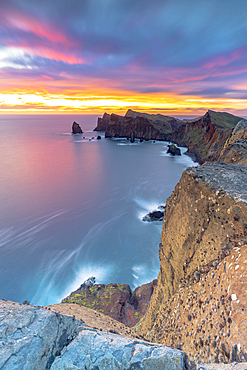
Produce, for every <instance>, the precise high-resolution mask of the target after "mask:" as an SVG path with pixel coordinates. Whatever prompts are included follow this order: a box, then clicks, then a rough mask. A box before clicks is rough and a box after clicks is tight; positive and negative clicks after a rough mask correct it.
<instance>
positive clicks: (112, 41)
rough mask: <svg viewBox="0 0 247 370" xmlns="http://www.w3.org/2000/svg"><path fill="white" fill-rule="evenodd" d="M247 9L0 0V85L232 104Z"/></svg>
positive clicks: (114, 0) (139, 1)
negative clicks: (169, 97)
mask: <svg viewBox="0 0 247 370" xmlns="http://www.w3.org/2000/svg"><path fill="white" fill-rule="evenodd" d="M246 16H247V2H246V1H244V0H235V1H234V2H233V1H232V0H225V1H224V4H223V3H222V2H219V1H218V0H207V1H206V0H205V1H204V0H201V1H198V0H187V1H184V0H173V1H172V0H154V1H152V2H151V1H147V0H135V1H133V0H124V1H123V0H82V1H78V0H59V1H58V0H43V1H40V2H34V1H33V0H1V3H0V78H1V85H0V92H2V93H3V94H9V93H11V94H12V93H13V92H16V89H17V90H18V91H23V89H27V88H31V86H32V89H36V91H37V92H41V91H43V90H44V89H45V90H47V91H49V92H50V93H53V92H54V91H56V92H57V93H59V92H60V93H63V94H65V95H66V94H71V93H73V94H75V95H78V94H79V95H80V92H83V91H84V92H85V93H87V94H95V93H96V91H97V90H98V93H99V95H100V96H101V98H104V96H109V95H111V96H112V95H115V94H116V95H119V96H120V95H121V96H125V97H126V99H127V97H128V99H129V97H130V96H131V94H133V96H135V99H134V100H135V102H136V100H138V99H139V102H140V101H141V99H142V98H141V96H142V95H145V101H146V102H147V97H148V96H149V97H150V102H152V104H156V103H157V104H156V108H157V110H158V109H161V108H160V107H159V104H160V102H161V100H160V99H161V98H162V96H164V97H165V98H166V99H167V97H168V95H169V96H175V95H176V96H177V99H176V101H177V104H179V101H180V100H182V101H183V99H184V97H185V96H188V95H191V97H192V98H193V99H194V98H196V97H198V99H199V100H200V101H201V104H202V105H201V107H202V108H203V107H205V108H206V105H205V102H203V98H207V99H208V98H212V99H213V100H212V103H214V102H215V99H218V98H219V99H225V105H224V107H228V106H229V105H228V103H229V104H230V103H231V105H232V109H233V110H234V109H237V110H239V109H240V108H239V105H238V104H239V103H238V101H237V100H236V103H237V104H236V106H234V99H245V97H246V95H247V90H246V89H247V83H245V82H246V77H247V63H246V62H247V42H246V33H247V22H246ZM14 87H15V91H14V90H13V88H14ZM162 94H163V95H162ZM167 94H168V95H167ZM6 96H7V95H6ZM137 96H139V98H138V99H137V98H136V97H137ZM155 96H156V97H157V101H156V103H155V99H154V97H155ZM229 97H230V98H231V100H230V101H228V99H229ZM168 100H169V99H168ZM220 102H221V103H222V100H220ZM6 103H7V101H6V102H5V106H6ZM36 103H37V102H35V104H36ZM40 103H41V107H42V104H43V103H42V102H41V101H40ZM37 104H38V103H37ZM187 104H188V108H190V106H191V102H187ZM7 105H8V103H7ZM137 105H138V101H137ZM62 106H63V104H62ZM126 106H127V105H126ZM56 107H57V105H56ZM59 107H60V105H59ZM211 107H212V108H213V106H211ZM217 107H218V106H217ZM65 108H66V109H67V107H65ZM72 108H73V107H72ZM154 108H155V107H154ZM2 109H3V105H2ZM54 109H57V108H55V105H54ZM150 109H151V108H150ZM164 109H166V107H165V106H164ZM167 109H168V108H167ZM172 109H174V108H172ZM183 109H185V107H183ZM196 109H199V107H197V108H196ZM241 111H242V107H241ZM246 114H247V111H246Z"/></svg>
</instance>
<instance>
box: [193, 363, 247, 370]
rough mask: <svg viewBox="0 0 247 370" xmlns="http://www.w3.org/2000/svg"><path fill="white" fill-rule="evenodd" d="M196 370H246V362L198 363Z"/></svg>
mask: <svg viewBox="0 0 247 370" xmlns="http://www.w3.org/2000/svg"><path fill="white" fill-rule="evenodd" d="M197 370H247V362H242V363H238V362H233V363H232V364H200V365H197Z"/></svg>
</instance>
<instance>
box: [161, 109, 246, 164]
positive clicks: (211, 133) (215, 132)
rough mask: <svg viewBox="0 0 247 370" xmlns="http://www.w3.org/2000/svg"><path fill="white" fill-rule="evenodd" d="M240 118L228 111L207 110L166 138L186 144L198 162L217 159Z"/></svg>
mask: <svg viewBox="0 0 247 370" xmlns="http://www.w3.org/2000/svg"><path fill="white" fill-rule="evenodd" d="M240 120H241V118H240V117H236V116H233V115H232V114H229V113H224V112H214V111H212V110H209V111H208V112H207V113H206V114H205V115H204V116H203V117H200V118H198V119H195V120H192V121H188V122H186V123H185V124H184V125H182V126H180V127H179V128H177V129H176V130H175V131H174V132H172V133H170V134H167V135H166V140H168V141H172V142H174V143H175V144H177V145H179V146H186V147H187V148H188V151H189V152H190V153H193V154H195V156H196V160H197V161H198V162H199V163H200V164H202V163H204V162H205V161H210V162H213V161H217V160H218V158H219V156H220V153H221V150H222V149H223V147H224V145H225V142H226V141H227V139H228V138H229V137H230V135H231V132H232V130H233V129H234V127H235V126H236V124H237V123H238V122H239V121H240Z"/></svg>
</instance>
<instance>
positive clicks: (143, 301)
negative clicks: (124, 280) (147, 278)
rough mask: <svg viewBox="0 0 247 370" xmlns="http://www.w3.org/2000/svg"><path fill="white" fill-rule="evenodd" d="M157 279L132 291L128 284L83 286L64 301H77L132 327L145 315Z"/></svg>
mask: <svg viewBox="0 0 247 370" xmlns="http://www.w3.org/2000/svg"><path fill="white" fill-rule="evenodd" d="M156 284H157V280H154V281H152V282H150V283H148V284H144V285H142V286H140V287H137V288H136V289H135V291H134V292H132V291H131V289H130V287H129V285H128V284H108V285H105V284H94V285H84V286H81V287H80V288H79V289H78V290H76V291H75V292H72V293H71V294H70V295H69V296H68V297H66V298H64V299H63V301H62V303H76V304H78V305H80V306H85V307H90V308H92V309H93V310H96V311H98V312H101V313H104V314H106V315H108V316H110V317H112V318H113V319H115V320H117V321H119V322H121V323H123V324H125V325H127V326H130V327H133V326H135V325H136V324H137V323H138V322H139V321H140V319H141V318H142V317H143V316H144V315H145V313H146V310H147V306H148V303H149V301H150V298H151V296H152V293H153V290H154V287H155V286H156Z"/></svg>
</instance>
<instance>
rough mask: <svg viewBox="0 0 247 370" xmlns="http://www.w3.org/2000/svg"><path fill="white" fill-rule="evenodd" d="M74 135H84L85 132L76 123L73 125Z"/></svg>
mask: <svg viewBox="0 0 247 370" xmlns="http://www.w3.org/2000/svg"><path fill="white" fill-rule="evenodd" d="M72 134H83V131H82V129H81V127H80V125H79V124H78V123H76V122H75V121H74V122H73V124H72Z"/></svg>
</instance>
